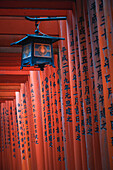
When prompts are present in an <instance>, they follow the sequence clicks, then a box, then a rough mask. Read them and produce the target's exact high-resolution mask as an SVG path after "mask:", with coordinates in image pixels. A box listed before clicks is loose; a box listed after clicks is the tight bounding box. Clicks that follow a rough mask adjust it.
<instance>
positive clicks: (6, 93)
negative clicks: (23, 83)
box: [0, 92, 15, 98]
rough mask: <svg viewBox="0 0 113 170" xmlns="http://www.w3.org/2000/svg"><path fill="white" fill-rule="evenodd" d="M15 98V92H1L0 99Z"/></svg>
mask: <svg viewBox="0 0 113 170" xmlns="http://www.w3.org/2000/svg"><path fill="white" fill-rule="evenodd" d="M2 97H3V98H5V97H15V92H0V98H2Z"/></svg>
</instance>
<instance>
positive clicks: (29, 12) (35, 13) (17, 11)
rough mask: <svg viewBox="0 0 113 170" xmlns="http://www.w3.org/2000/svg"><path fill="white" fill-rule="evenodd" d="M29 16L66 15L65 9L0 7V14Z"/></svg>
mask: <svg viewBox="0 0 113 170" xmlns="http://www.w3.org/2000/svg"><path fill="white" fill-rule="evenodd" d="M15 15H16V16H19V17H21V16H31V17H40V16H42V17H47V16H48V17H55V16H59V17H60V16H62V17H63V16H66V15H67V11H66V10H48V9H46V10H43V9H41V10H40V9H13V8H12V9H7V10H6V9H0V16H15Z"/></svg>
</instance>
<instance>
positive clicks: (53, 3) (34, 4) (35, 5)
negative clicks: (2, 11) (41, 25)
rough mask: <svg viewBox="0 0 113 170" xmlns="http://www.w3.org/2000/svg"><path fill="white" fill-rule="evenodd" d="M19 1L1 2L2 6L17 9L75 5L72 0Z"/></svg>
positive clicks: (63, 7)
mask: <svg viewBox="0 0 113 170" xmlns="http://www.w3.org/2000/svg"><path fill="white" fill-rule="evenodd" d="M22 2H23V1H17V3H16V2H15V1H2V2H1V4H0V7H1V8H6V9H7V8H9V9H10V8H11V9H12V8H15V9H19V8H21V9H22V8H34V9H36V8H37V9H63V10H65V9H67V10H68V9H72V7H73V2H72V1H69V0H68V1H56V0H55V1H50V3H48V1H41V2H40V3H39V2H38V1H32V3H31V1H24V2H23V3H22Z"/></svg>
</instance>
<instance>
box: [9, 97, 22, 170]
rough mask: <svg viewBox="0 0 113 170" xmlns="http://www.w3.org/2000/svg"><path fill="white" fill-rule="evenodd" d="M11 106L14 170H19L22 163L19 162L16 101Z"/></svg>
mask: <svg viewBox="0 0 113 170" xmlns="http://www.w3.org/2000/svg"><path fill="white" fill-rule="evenodd" d="M11 104H12V113H13V124H14V133H15V148H16V169H17V170H21V169H22V162H21V150H20V137H19V128H18V119H17V108H16V100H15V99H14V100H13V101H12V102H11Z"/></svg>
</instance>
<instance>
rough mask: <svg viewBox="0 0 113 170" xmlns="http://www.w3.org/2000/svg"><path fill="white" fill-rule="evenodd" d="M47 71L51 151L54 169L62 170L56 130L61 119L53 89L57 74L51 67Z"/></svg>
mask: <svg viewBox="0 0 113 170" xmlns="http://www.w3.org/2000/svg"><path fill="white" fill-rule="evenodd" d="M55 57H56V59H57V55H56V56H55V55H54V58H55ZM55 64H57V63H55ZM49 70H50V78H49V86H50V87H49V89H50V101H51V106H52V112H53V113H52V117H53V122H54V126H53V129H54V131H53V132H54V133H53V142H54V148H53V149H54V150H53V152H54V153H55V160H53V161H54V169H56V170H57V169H61V168H62V167H61V161H60V160H61V158H60V152H61V150H62V147H61V140H62V136H60V133H59V132H58V130H57V129H59V130H60V127H59V121H61V119H59V117H58V113H56V111H57V112H58V108H57V105H58V103H59V100H57V96H56V93H57V91H56V89H55V86H56V84H57V83H58V82H57V83H56V82H55V79H56V74H57V71H58V70H57V68H53V67H50V68H49ZM54 83H55V84H54ZM51 97H52V98H51ZM56 101H57V104H55V103H56ZM57 120H58V121H57ZM58 138H59V139H60V141H59V142H58ZM59 148H60V149H59ZM59 150H60V151H59Z"/></svg>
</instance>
